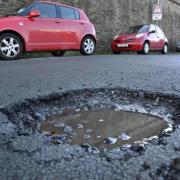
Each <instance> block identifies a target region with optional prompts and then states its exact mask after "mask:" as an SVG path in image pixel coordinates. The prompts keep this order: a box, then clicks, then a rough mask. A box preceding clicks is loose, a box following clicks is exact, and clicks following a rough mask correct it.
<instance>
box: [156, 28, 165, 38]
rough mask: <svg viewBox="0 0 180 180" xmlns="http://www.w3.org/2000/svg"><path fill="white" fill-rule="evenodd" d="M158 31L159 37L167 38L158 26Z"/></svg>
mask: <svg viewBox="0 0 180 180" xmlns="http://www.w3.org/2000/svg"><path fill="white" fill-rule="evenodd" d="M156 29H157V33H158V35H159V37H160V38H162V39H163V38H164V36H165V35H164V32H163V31H162V30H161V29H160V28H159V27H158V26H156Z"/></svg>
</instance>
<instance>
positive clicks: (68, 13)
mask: <svg viewBox="0 0 180 180" xmlns="http://www.w3.org/2000/svg"><path fill="white" fill-rule="evenodd" d="M59 7H60V12H61V17H62V19H76V14H75V11H74V9H72V8H68V7H63V6H59Z"/></svg>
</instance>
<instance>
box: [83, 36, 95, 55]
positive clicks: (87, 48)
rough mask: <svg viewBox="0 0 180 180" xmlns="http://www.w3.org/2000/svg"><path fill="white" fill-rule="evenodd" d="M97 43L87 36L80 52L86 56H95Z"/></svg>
mask: <svg viewBox="0 0 180 180" xmlns="http://www.w3.org/2000/svg"><path fill="white" fill-rule="evenodd" d="M95 48H96V42H95V40H94V38H92V37H91V36H86V37H85V38H84V39H83V40H82V43H81V49H80V52H81V54H82V55H84V56H91V55H93V54H94V51H95Z"/></svg>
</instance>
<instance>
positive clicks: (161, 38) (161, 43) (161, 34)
mask: <svg viewBox="0 0 180 180" xmlns="http://www.w3.org/2000/svg"><path fill="white" fill-rule="evenodd" d="M156 29H157V38H158V45H157V49H159V50H162V49H163V47H164V44H165V41H164V40H165V35H164V32H163V31H162V30H161V29H160V28H159V27H158V26H156Z"/></svg>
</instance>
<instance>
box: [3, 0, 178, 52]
mask: <svg viewBox="0 0 180 180" xmlns="http://www.w3.org/2000/svg"><path fill="white" fill-rule="evenodd" d="M30 1H32V0H0V15H4V14H7V13H9V12H13V11H15V10H16V9H17V8H19V7H21V6H23V5H24V4H25V3H27V2H30ZM54 1H57V2H62V3H65V4H68V5H73V6H76V7H79V8H81V9H83V10H84V11H86V13H87V14H88V16H89V18H90V19H91V21H92V22H93V24H94V25H95V27H96V31H97V38H98V43H97V47H98V48H97V50H98V51H100V52H103V53H106V52H108V51H110V43H111V40H112V38H113V36H115V35H116V34H117V33H118V32H124V31H125V30H126V29H127V28H128V27H129V26H133V25H139V24H146V23H155V24H158V25H159V26H160V27H162V28H163V30H164V31H165V33H166V35H167V36H168V39H169V44H170V48H171V49H172V50H174V49H175V45H176V41H177V40H180V20H179V19H180V0H160V4H161V6H162V9H163V19H162V21H160V22H152V6H153V4H154V3H156V2H157V0H111V1H109V0H54Z"/></svg>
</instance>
